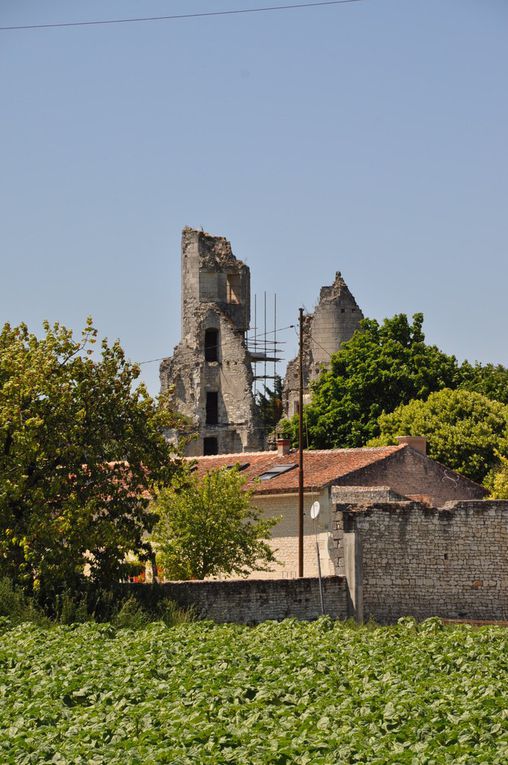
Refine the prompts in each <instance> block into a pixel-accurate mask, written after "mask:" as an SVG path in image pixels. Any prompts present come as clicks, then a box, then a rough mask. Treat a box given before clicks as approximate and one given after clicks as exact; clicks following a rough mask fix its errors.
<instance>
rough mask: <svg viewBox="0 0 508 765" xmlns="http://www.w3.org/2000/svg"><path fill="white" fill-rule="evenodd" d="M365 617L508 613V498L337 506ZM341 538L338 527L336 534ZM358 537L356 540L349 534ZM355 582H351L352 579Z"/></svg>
mask: <svg viewBox="0 0 508 765" xmlns="http://www.w3.org/2000/svg"><path fill="white" fill-rule="evenodd" d="M337 510H338V513H337V520H336V529H337V532H339V531H341V529H342V527H343V541H344V540H346V541H348V542H349V546H348V545H345V547H346V558H347V557H348V555H349V556H350V557H353V556H354V557H355V561H354V565H353V563H352V561H351V560H349V561H348V560H346V562H345V563H346V566H345V567H346V571H349V572H352V573H351V576H352V577H353V576H356V582H355V583H354V587H355V589H356V592H352V593H351V597H352V600H353V602H355V603H356V604H357V608H358V609H362V610H363V614H361V616H363V619H369V618H373V619H374V620H376V621H377V622H380V623H390V622H393V621H395V620H396V619H398V618H399V617H401V616H405V615H411V616H414V617H416V618H418V619H424V618H427V617H429V616H440V617H442V618H449V619H461V618H463V619H495V620H499V619H507V618H508V502H505V501H462V502H448V503H446V504H445V505H444V506H443V507H441V508H436V507H428V506H426V505H423V504H421V503H418V502H391V503H386V504H381V503H380V504H377V503H376V504H372V505H370V506H365V507H363V508H361V507H359V506H352V505H346V504H345V505H339V506H337ZM337 536H338V538H340V536H341V534H340V533H338V534H337ZM352 540H354V543H353V542H352ZM350 586H352V584H351V582H350Z"/></svg>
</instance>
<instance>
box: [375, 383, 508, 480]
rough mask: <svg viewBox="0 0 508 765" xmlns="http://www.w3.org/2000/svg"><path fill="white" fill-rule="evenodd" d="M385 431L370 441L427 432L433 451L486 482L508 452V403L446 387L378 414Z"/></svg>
mask: <svg viewBox="0 0 508 765" xmlns="http://www.w3.org/2000/svg"><path fill="white" fill-rule="evenodd" d="M379 425H380V431H381V435H380V436H379V437H378V438H376V439H374V440H372V441H371V442H370V445H372V446H380V445H383V444H390V443H395V436H396V435H400V434H404V435H414V436H426V437H427V439H428V448H429V455H430V456H431V457H432V458H433V459H436V460H438V461H439V462H442V463H444V464H445V465H447V466H449V467H451V468H453V469H454V470H457V471H458V472H459V473H462V474H463V475H465V476H467V477H468V478H471V479H472V480H474V481H478V482H480V483H481V482H482V481H483V480H484V479H485V477H486V475H487V474H488V473H489V471H491V470H492V469H493V468H494V467H495V466H496V465H497V462H498V454H502V455H508V406H505V405H504V404H501V403H499V402H497V401H491V400H490V399H488V398H487V397H486V396H482V395H481V394H480V393H475V392H473V391H466V390H455V391H452V390H449V389H445V390H441V391H438V392H437V393H431V395H430V396H429V397H428V399H427V400H426V401H411V402H410V403H409V404H406V405H405V406H400V407H397V409H395V411H394V412H392V413H391V414H383V415H381V417H380V418H379Z"/></svg>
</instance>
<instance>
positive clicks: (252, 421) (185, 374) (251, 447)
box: [160, 228, 363, 457]
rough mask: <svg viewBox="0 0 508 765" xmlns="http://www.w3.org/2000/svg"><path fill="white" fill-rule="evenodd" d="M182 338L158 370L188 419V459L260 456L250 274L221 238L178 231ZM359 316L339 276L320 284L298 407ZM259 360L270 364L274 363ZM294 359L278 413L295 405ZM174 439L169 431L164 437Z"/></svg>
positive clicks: (288, 412)
mask: <svg viewBox="0 0 508 765" xmlns="http://www.w3.org/2000/svg"><path fill="white" fill-rule="evenodd" d="M181 257H182V260H181V264H182V265H181V276H182V293H181V294H182V298H181V299H182V318H181V324H182V328H181V340H180V342H179V344H178V345H177V346H176V348H175V350H174V353H173V356H171V357H168V358H165V359H164V360H163V361H162V363H161V366H160V380H161V391H162V392H164V391H168V390H169V391H171V397H172V401H173V405H174V407H175V410H176V411H177V412H179V413H180V414H182V415H184V416H185V417H186V418H187V420H188V428H187V433H188V435H192V434H195V436H196V437H195V438H194V439H193V440H191V441H190V442H189V443H188V444H187V446H186V449H185V451H186V455H187V456H193V457H197V456H201V455H213V454H228V453H239V452H245V451H259V450H261V449H263V448H266V444H265V433H264V429H263V424H262V422H261V419H260V417H259V415H258V412H257V407H256V402H255V397H254V393H253V381H254V375H253V369H252V363H253V361H258V362H259V361H260V360H261V361H262V360H263V358H264V357H263V353H262V352H261V353H260V352H258V351H256V350H254V351H252V352H249V349H248V347H247V344H246V333H247V331H248V329H249V324H250V271H249V268H248V266H246V265H245V263H242V261H241V260H238V259H237V258H235V256H234V255H233V252H232V249H231V244H230V243H229V241H228V240H227V239H225V238H224V237H221V236H212V235H210V234H207V233H205V232H204V231H198V230H195V229H192V228H184V230H183V232H182V256H181ZM362 318H363V314H362V311H361V309H360V308H359V307H358V304H357V302H356V300H355V298H354V297H353V295H352V294H351V292H350V291H349V289H348V287H347V285H346V283H345V282H344V280H343V278H342V276H341V274H340V272H337V274H336V276H335V281H334V282H333V284H332V285H331V286H329V287H322V288H321V291H320V296H319V302H318V304H317V306H316V308H315V310H314V312H313V313H311V314H307V315H306V316H305V317H304V342H303V354H304V370H303V377H304V388H305V399H304V400H305V402H306V403H307V401H308V400H309V399H310V393H309V386H310V383H311V382H312V381H313V380H314V379H315V378H316V377H317V376H318V374H319V372H320V370H321V368H322V367H323V366H326V365H327V364H328V362H329V360H330V356H331V354H332V353H335V351H337V350H338V349H339V348H340V346H341V344H342V343H343V342H345V341H346V340H349V339H350V338H351V336H352V335H353V332H354V331H355V330H356V329H357V328H358V326H359V324H360V321H361V319H362ZM265 360H271V361H276V359H273V358H271V359H268V357H267V358H266V359H265ZM298 385H299V367H298V358H296V359H293V361H290V362H289V364H288V367H287V372H286V376H285V380H284V389H283V411H284V415H285V416H286V417H291V416H293V414H295V412H296V411H297V407H298ZM169 436H170V437H173V438H175V439H176V433H174V434H169Z"/></svg>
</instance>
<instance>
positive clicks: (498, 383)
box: [459, 361, 508, 404]
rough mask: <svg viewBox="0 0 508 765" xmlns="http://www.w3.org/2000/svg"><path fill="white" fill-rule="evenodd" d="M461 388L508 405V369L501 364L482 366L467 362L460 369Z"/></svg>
mask: <svg viewBox="0 0 508 765" xmlns="http://www.w3.org/2000/svg"><path fill="white" fill-rule="evenodd" d="M459 387H460V388H464V389H465V390H472V391H475V392H476V393H482V394H483V395H484V396H487V398H491V399H492V400H493V401H501V403H503V404H508V369H507V368H506V367H504V366H502V365H501V364H484V365H482V364H470V363H469V362H468V361H465V362H464V363H463V364H462V365H461V367H460V386H459Z"/></svg>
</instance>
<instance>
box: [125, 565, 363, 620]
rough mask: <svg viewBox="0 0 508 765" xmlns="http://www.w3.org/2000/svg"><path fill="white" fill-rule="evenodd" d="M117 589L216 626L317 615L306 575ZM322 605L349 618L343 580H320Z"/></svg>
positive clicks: (314, 585) (313, 586)
mask: <svg viewBox="0 0 508 765" xmlns="http://www.w3.org/2000/svg"><path fill="white" fill-rule="evenodd" d="M121 588H122V589H123V591H125V590H127V591H128V592H129V593H130V594H133V595H134V596H135V597H136V598H138V600H139V601H140V602H141V603H142V604H144V605H145V606H153V605H154V604H156V603H157V602H158V601H160V600H161V599H169V600H173V601H175V602H176V603H177V604H178V605H179V606H181V607H183V608H190V607H192V608H193V610H194V612H195V614H196V616H197V617H198V618H201V619H213V620H214V621H216V622H236V623H240V624H257V623H259V622H263V621H266V620H268V619H273V620H276V621H280V620H282V619H287V618H289V617H293V618H296V619H304V620H311V619H317V618H318V617H319V616H320V615H321V606H320V597H319V582H318V580H317V579H316V578H309V577H307V578H302V579H273V580H252V579H251V580H245V579H243V580H238V579H237V580H228V581H205V582H168V583H166V584H161V585H145V584H128V585H122V586H121ZM323 602H324V611H325V614H327V615H329V616H331V617H332V618H334V619H346V618H347V617H348V615H349V612H348V595H347V588H346V582H345V579H344V578H342V577H338V576H332V577H326V578H325V579H323Z"/></svg>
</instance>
